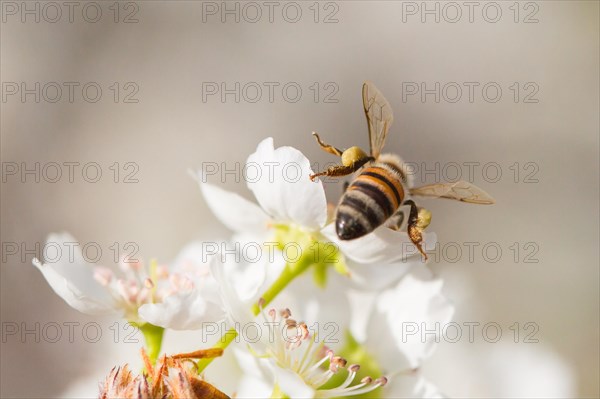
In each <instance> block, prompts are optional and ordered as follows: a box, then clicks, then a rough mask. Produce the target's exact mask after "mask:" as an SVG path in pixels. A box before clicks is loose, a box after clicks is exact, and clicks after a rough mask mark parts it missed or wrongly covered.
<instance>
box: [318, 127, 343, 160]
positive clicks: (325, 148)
mask: <svg viewBox="0 0 600 399" xmlns="http://www.w3.org/2000/svg"><path fill="white" fill-rule="evenodd" d="M312 134H313V136H315V139H316V140H317V143H319V145H320V146H321V148H322V149H323V151H325V152H328V153H330V154H333V155H337V156H338V157H341V156H342V153H343V152H344V151H343V150H340V149H338V148H335V147H334V146H332V145H329V144H326V143H324V142H322V141H321V138H320V137H319V135H318V134H317V132H313V133H312Z"/></svg>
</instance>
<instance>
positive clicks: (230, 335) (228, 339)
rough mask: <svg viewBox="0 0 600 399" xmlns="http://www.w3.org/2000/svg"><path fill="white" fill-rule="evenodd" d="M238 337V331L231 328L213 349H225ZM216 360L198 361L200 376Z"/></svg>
mask: <svg viewBox="0 0 600 399" xmlns="http://www.w3.org/2000/svg"><path fill="white" fill-rule="evenodd" d="M237 336H238V333H237V331H236V330H235V328H230V329H229V330H227V331H226V332H225V335H224V336H222V337H221V339H220V340H219V342H217V344H216V345H215V346H213V348H217V349H225V348H227V347H228V346H229V344H230V343H232V342H233V340H234V339H235V338H236V337H237ZM213 360H215V358H214V357H213V358H208V359H200V360H199V361H198V363H196V369H197V371H198V374H200V373H201V372H202V371H204V369H205V368H206V367H207V366H208V365H209V364H211V363H212V361H213Z"/></svg>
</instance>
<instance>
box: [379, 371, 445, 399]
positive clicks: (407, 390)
mask: <svg viewBox="0 0 600 399" xmlns="http://www.w3.org/2000/svg"><path fill="white" fill-rule="evenodd" d="M384 395H385V397H386V398H428V399H429V398H443V397H444V395H443V394H442V393H441V392H440V391H439V390H438V388H437V387H436V386H435V385H433V384H431V383H430V382H429V381H427V380H426V379H424V378H423V377H422V376H421V375H400V376H396V377H392V378H390V379H389V380H388V383H387V385H386V386H385V388H384Z"/></svg>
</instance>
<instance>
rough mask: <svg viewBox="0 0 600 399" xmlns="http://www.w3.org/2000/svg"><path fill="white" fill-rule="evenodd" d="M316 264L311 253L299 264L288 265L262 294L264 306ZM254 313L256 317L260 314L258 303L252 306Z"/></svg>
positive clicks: (304, 256)
mask: <svg viewBox="0 0 600 399" xmlns="http://www.w3.org/2000/svg"><path fill="white" fill-rule="evenodd" d="M314 263H315V259H314V256H312V255H311V252H306V253H305V254H303V255H302V256H301V257H300V259H298V261H297V262H294V263H288V264H286V265H285V268H284V269H283V271H282V272H281V274H280V275H279V277H277V280H275V282H273V284H272V285H271V286H270V287H269V288H268V289H267V290H266V291H265V292H264V293H263V294H262V296H261V298H262V299H263V301H264V305H265V306H266V305H268V304H269V303H271V301H272V300H273V299H275V297H276V296H277V295H278V294H279V293H280V292H281V291H283V289H284V288H285V287H287V286H288V284H289V283H291V282H292V281H293V280H294V279H295V278H296V277H298V276H299V275H300V274H302V273H303V272H304V271H305V270H306V269H308V267H309V266H310V265H312V264H314ZM252 313H253V314H254V315H255V316H256V315H258V314H259V313H260V307H259V306H258V304H257V303H255V304H254V305H252Z"/></svg>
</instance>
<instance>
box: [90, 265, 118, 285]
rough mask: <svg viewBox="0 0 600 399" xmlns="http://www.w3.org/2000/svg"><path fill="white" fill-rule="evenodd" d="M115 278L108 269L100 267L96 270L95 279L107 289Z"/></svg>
mask: <svg viewBox="0 0 600 399" xmlns="http://www.w3.org/2000/svg"><path fill="white" fill-rule="evenodd" d="M113 277H114V273H113V272H112V270H110V269H109V268H107V267H103V266H98V267H96V268H94V279H95V280H96V281H97V282H99V283H100V284H101V285H102V286H104V287H107V286H108V285H109V284H110V282H111V281H112V279H113Z"/></svg>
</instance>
